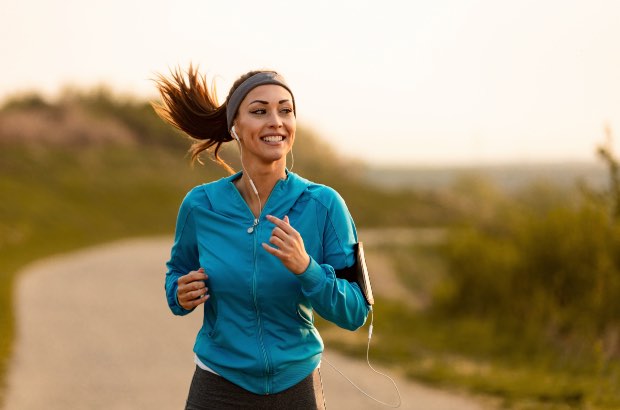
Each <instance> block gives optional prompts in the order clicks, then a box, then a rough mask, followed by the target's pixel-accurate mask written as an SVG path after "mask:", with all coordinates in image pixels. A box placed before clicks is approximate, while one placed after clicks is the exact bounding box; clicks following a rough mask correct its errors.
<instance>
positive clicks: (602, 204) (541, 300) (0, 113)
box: [0, 89, 620, 409]
mask: <svg viewBox="0 0 620 410" xmlns="http://www.w3.org/2000/svg"><path fill="white" fill-rule="evenodd" d="M0 124H1V125H2V127H1V128H0V176H1V178H0V192H2V201H0V279H1V281H0V381H2V377H3V375H4V373H5V370H6V365H7V359H8V357H9V355H10V351H11V343H12V340H13V331H14V323H13V312H12V306H13V303H14V301H13V300H12V292H13V286H14V279H15V274H16V272H17V271H18V269H20V268H22V267H23V266H24V265H26V264H27V263H29V262H31V261H34V260H36V259H38V258H41V257H44V256H47V255H51V254H55V253H59V252H65V251H69V250H72V249H75V248H78V247H84V246H87V245H92V244H95V243H101V242H105V241H110V240H113V239H118V238H124V237H128V236H143V235H156V234H172V230H173V228H174V221H175V218H176V212H177V209H178V205H179V203H180V201H181V199H182V197H183V196H184V194H185V193H186V192H187V190H188V189H190V188H191V187H193V186H195V185H197V184H200V183H203V182H207V181H210V180H214V179H216V178H219V177H221V176H223V175H224V171H222V170H221V169H220V168H218V167H217V166H215V165H214V164H212V163H211V162H209V161H205V162H206V164H205V166H200V165H198V166H196V167H194V168H191V167H190V166H189V162H188V159H187V157H186V155H185V151H186V150H187V148H188V141H187V140H185V139H184V138H182V137H181V136H180V135H179V134H178V133H177V132H175V131H174V130H171V129H170V128H169V127H167V126H165V125H164V124H163V122H162V121H160V120H159V119H158V118H156V117H155V115H154V114H153V112H152V109H151V108H150V106H149V104H148V103H147V102H145V101H136V100H133V99H131V98H119V97H117V96H114V95H112V94H111V93H109V92H107V91H105V90H101V89H100V90H94V91H92V92H88V93H84V92H75V91H72V92H67V93H66V94H65V95H64V96H62V97H61V98H60V99H59V100H58V101H55V102H48V101H45V100H43V99H42V98H41V97H40V96H37V95H28V96H22V97H19V98H14V99H12V100H10V101H8V102H6V104H5V105H4V106H3V108H2V109H1V110H0ZM223 155H224V157H225V158H229V159H230V161H229V162H230V163H231V164H232V166H233V167H235V168H239V166H238V163H237V162H236V158H237V153H236V148H235V147H234V146H231V147H229V148H227V149H225V150H224V153H223ZM600 155H601V158H602V159H603V160H604V161H603V162H604V163H605V164H606V165H607V166H608V169H609V175H610V176H611V178H610V179H611V181H612V182H611V184H610V188H609V189H608V190H606V191H600V190H598V191H597V190H594V189H593V188H589V187H588V186H586V185H585V184H583V185H582V186H581V187H579V189H573V190H567V189H565V188H564V187H563V188H562V189H560V188H557V187H555V186H551V185H544V184H538V185H532V186H529V187H527V188H524V189H521V190H511V191H509V192H506V191H502V190H500V189H498V188H497V187H496V186H495V185H494V184H493V183H491V182H489V181H485V180H481V179H479V178H476V177H472V176H465V177H463V178H461V179H460V180H459V181H457V182H456V183H455V184H453V185H451V186H450V188H449V189H444V188H442V189H441V190H431V189H429V190H426V191H421V190H418V191H411V190H410V191H398V190H395V189H394V188H393V187H390V188H388V189H381V188H377V186H376V185H371V184H368V183H366V182H365V181H364V180H362V179H361V177H360V176H361V175H364V174H365V168H364V166H363V165H362V164H359V163H355V162H352V161H348V160H345V159H343V158H341V157H339V156H338V155H337V154H336V153H335V152H333V151H332V150H331V149H330V148H329V147H328V146H327V145H326V144H324V143H322V142H321V141H320V140H319V139H318V138H317V137H316V136H314V135H313V134H312V133H311V132H310V131H309V130H308V129H305V128H303V127H301V128H300V129H298V134H297V141H296V144H295V167H294V170H295V171H296V172H299V173H300V174H302V175H303V176H305V177H307V178H309V179H312V180H315V181H317V182H322V183H325V184H327V185H330V186H333V187H334V188H336V189H337V190H338V191H339V192H340V193H341V194H342V196H343V197H344V198H345V199H346V201H347V204H348V206H349V208H350V210H351V213H352V214H353V216H354V218H355V220H356V223H357V225H358V226H359V227H362V228H369V227H379V228H384V227H390V226H391V227H399V228H402V227H418V228H420V227H426V228H437V227H440V228H443V229H440V230H436V229H429V230H427V231H426V232H431V233H432V234H433V235H431V236H429V238H431V239H430V240H415V241H413V240H412V241H411V242H410V243H403V242H400V243H398V244H390V245H389V246H388V245H381V244H380V245H377V246H378V247H376V248H374V249H372V248H369V249H368V250H369V251H376V252H379V253H381V254H382V255H385V256H388V257H389V258H390V260H391V262H392V265H393V267H394V269H395V271H396V273H397V275H398V276H399V277H400V278H401V280H402V284H403V286H406V287H407V288H408V290H409V291H410V292H411V293H412V294H414V295H415V297H416V298H417V302H418V303H416V304H414V305H413V306H412V305H407V304H404V303H401V302H399V301H394V300H388V299H385V297H382V296H381V295H379V296H378V297H377V305H376V308H375V313H376V316H377V321H376V322H375V332H374V337H373V349H372V351H371V358H372V359H376V360H377V361H381V362H384V363H386V364H388V365H391V366H394V367H396V368H400V369H401V370H402V371H403V372H405V373H406V374H407V375H409V376H411V377H413V378H416V379H418V380H422V381H424V382H427V383H429V384H433V385H441V386H447V387H448V388H454V389H457V390H468V391H471V392H474V393H478V394H483V395H490V396H492V397H494V398H496V399H497V400H498V401H497V403H498V404H499V405H500V406H504V407H506V408H514V409H566V408H588V409H612V408H620V385H619V376H620V258H619V257H618V255H620V217H619V215H620V182H619V181H620V178H619V177H618V165H617V163H616V160H615V159H614V157H613V155H612V154H611V152H610V150H609V149H608V148H606V147H603V148H601V150H600ZM437 232H439V233H441V234H440V235H434V233H437ZM443 233H446V234H445V235H443ZM427 239H428V238H427ZM371 268H372V266H371ZM319 322H320V326H321V327H322V333H323V334H324V335H325V338H326V340H327V342H328V344H329V346H331V347H337V348H339V349H341V350H343V351H345V352H348V353H350V354H356V355H364V354H365V346H366V335H365V334H363V333H362V332H358V333H352V334H349V333H346V332H345V333H343V331H341V330H339V331H337V332H331V331H330V327H329V325H327V324H325V323H323V322H321V321H320V320H319ZM343 335H346V336H343ZM1 398H2V396H1V394H0V399H1Z"/></svg>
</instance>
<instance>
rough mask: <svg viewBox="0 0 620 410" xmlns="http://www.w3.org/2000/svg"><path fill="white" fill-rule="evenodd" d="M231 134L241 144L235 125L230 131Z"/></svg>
mask: <svg viewBox="0 0 620 410" xmlns="http://www.w3.org/2000/svg"><path fill="white" fill-rule="evenodd" d="M230 132H232V135H233V137H234V138H235V139H236V140H237V142H241V140H240V139H239V136H238V135H237V132H236V131H235V126H234V125H233V126H232V128H231V129H230Z"/></svg>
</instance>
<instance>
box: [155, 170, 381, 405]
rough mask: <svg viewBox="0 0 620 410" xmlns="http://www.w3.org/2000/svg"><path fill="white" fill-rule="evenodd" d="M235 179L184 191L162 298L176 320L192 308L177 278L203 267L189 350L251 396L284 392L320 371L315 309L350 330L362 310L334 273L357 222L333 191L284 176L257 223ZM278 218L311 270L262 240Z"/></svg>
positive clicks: (349, 258)
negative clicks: (297, 270)
mask: <svg viewBox="0 0 620 410" xmlns="http://www.w3.org/2000/svg"><path fill="white" fill-rule="evenodd" d="M239 177H240V173H238V174H236V175H232V176H230V177H227V178H223V179H220V180H218V181H215V182H212V183H208V184H204V185H201V186H198V187H196V188H194V189H192V190H191V191H190V192H189V193H188V194H187V196H186V197H185V199H184V200H183V203H182V204H181V208H180V210H179V215H178V220H177V227H176V234H175V241H174V245H173V247H172V252H171V258H170V261H169V262H168V263H167V267H168V272H167V273H166V286H165V287H166V296H167V299H168V305H169V306H170V309H171V310H172V312H173V313H174V314H176V315H185V314H187V313H189V312H190V311H188V310H185V309H184V308H182V307H181V306H180V305H179V304H178V301H177V299H176V293H177V280H178V278H179V277H180V276H182V275H185V274H187V273H188V272H189V271H191V270H197V269H198V268H200V267H203V268H204V269H205V271H206V273H207V275H208V276H209V278H208V279H207V284H206V285H207V287H208V288H209V294H210V295H211V296H210V298H209V299H208V300H207V301H206V302H205V304H204V305H203V306H204V317H203V324H202V327H201V329H200V331H199V332H198V335H197V337H196V343H195V345H194V352H195V353H196V355H197V356H198V358H199V359H200V361H201V362H202V363H204V364H205V365H207V366H208V367H209V368H211V369H213V370H214V371H215V372H217V373H218V374H219V375H221V376H222V377H224V378H226V379H227V380H229V381H231V382H233V383H235V384H237V385H239V386H241V387H243V388H244V389H246V390H249V391H251V392H253V393H257V394H271V393H277V392H280V391H283V390H285V389H287V388H289V387H291V386H293V385H295V384H297V383H298V382H299V381H301V380H303V379H304V378H305V377H306V376H308V375H309V374H310V373H311V372H312V371H313V370H314V369H315V368H316V367H317V365H318V364H319V361H320V360H321V353H322V351H323V341H322V340H321V337H320V335H319V333H318V331H317V329H316V328H315V327H314V319H313V309H314V311H316V312H317V313H318V314H320V315H321V316H322V317H323V318H325V319H327V320H329V321H331V322H333V323H335V324H337V325H338V326H340V327H343V328H346V329H349V330H355V329H357V328H359V327H360V326H362V325H363V324H364V322H365V321H366V317H367V315H368V312H369V307H368V306H367V304H366V302H365V299H364V297H363V295H362V293H361V291H360V289H359V287H358V286H357V284H355V283H353V284H352V283H349V282H347V281H346V280H343V279H337V278H336V277H335V275H334V269H342V268H345V267H348V266H351V265H353V263H354V254H353V244H354V243H356V242H357V233H356V230H355V225H354V224H353V220H352V218H351V215H350V214H349V211H348V210H347V207H346V205H345V203H344V201H343V200H342V198H341V197H340V195H338V193H337V192H336V191H334V190H333V189H331V188H329V187H326V186H324V185H319V184H315V183H312V182H310V181H308V180H306V179H303V178H301V177H300V176H298V175H296V174H294V173H292V172H288V174H287V178H286V179H284V180H280V181H278V183H277V184H276V185H275V187H274V188H273V191H272V192H271V195H270V196H269V198H268V199H267V201H265V203H264V205H263V211H262V214H261V215H260V217H259V223H258V225H257V226H256V227H255V228H254V229H253V230H250V229H249V228H250V227H251V226H252V225H253V221H254V217H253V215H252V213H251V211H250V208H249V207H248V205H247V203H246V202H245V201H244V200H243V198H242V197H241V194H240V193H239V191H238V190H237V188H236V187H235V186H234V184H233V181H234V180H235V179H236V178H239ZM266 215H274V216H276V217H278V218H281V219H282V218H283V217H284V216H285V215H288V217H289V220H290V223H291V225H292V226H293V227H294V228H295V229H296V230H297V231H299V233H300V234H301V236H302V238H303V240H304V245H305V247H306V252H307V253H308V255H310V264H309V266H308V268H307V269H306V271H305V272H304V273H302V274H300V275H295V274H293V273H292V272H290V271H289V270H287V269H286V268H285V267H284V265H283V264H282V263H281V262H280V260H278V259H277V258H276V257H275V256H273V255H271V254H269V253H268V252H267V251H265V250H264V249H263V248H262V246H261V243H263V242H264V243H269V237H270V235H271V231H272V230H273V228H274V225H273V224H272V223H271V222H269V221H268V220H267V219H266V218H265V216H266Z"/></svg>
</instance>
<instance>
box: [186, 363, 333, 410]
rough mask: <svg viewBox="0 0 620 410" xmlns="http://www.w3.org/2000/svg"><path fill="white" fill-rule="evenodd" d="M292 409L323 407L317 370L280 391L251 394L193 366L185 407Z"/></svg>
mask: <svg viewBox="0 0 620 410" xmlns="http://www.w3.org/2000/svg"><path fill="white" fill-rule="evenodd" d="M207 409H209V410H224V409H235V410H239V409H265V410H267V409H268V410H279V409H282V410H284V409H286V410H290V409H295V410H324V409H325V400H324V397H323V384H322V381H321V373H320V371H319V369H315V370H314V371H313V372H312V373H311V374H310V375H309V376H308V377H306V378H305V379H303V380H302V381H300V382H299V383H297V384H296V385H294V386H292V387H290V388H289V389H286V390H284V391H282V392H280V393H274V394H269V395H260V394H254V393H251V392H249V391H247V390H245V389H243V388H241V387H239V386H237V385H236V384H233V383H231V382H229V381H228V380H226V379H224V378H223V377H221V376H218V375H216V374H214V373H211V372H208V371H206V370H202V369H201V368H200V367H198V366H196V371H195V372H194V377H193V379H192V384H191V386H190V388H189V394H188V396H187V403H186V405H185V410H207Z"/></svg>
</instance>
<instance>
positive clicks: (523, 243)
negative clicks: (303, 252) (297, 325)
mask: <svg viewBox="0 0 620 410" xmlns="http://www.w3.org/2000/svg"><path fill="white" fill-rule="evenodd" d="M599 152H600V154H601V157H602V159H603V160H604V162H605V163H606V164H607V166H608V169H609V176H610V178H609V179H610V181H611V182H610V186H609V188H608V189H606V190H593V189H592V188H589V187H588V186H585V185H581V186H578V185H576V186H575V187H574V188H573V189H572V190H559V189H556V188H555V187H553V186H548V185H544V184H537V185H532V186H529V187H527V188H526V189H523V190H521V191H517V192H513V193H510V194H507V193H503V192H501V191H500V190H498V189H496V188H495V187H494V185H492V184H490V183H489V182H488V181H484V180H479V179H474V178H469V177H467V178H464V179H462V180H461V181H459V182H458V183H457V184H456V185H455V186H454V187H453V188H452V190H451V192H450V195H451V198H452V199H451V203H452V204H453V207H454V209H453V211H456V210H458V212H460V213H462V214H463V215H465V216H466V217H465V218H464V220H463V221H462V222H460V223H457V224H454V225H453V226H452V227H450V228H449V229H448V231H447V235H446V238H445V240H444V241H442V242H440V243H414V242H412V243H410V244H400V245H392V246H390V247H382V248H381V249H382V250H383V251H384V252H388V253H389V254H390V255H391V256H392V261H393V267H394V268H395V269H396V270H397V271H398V273H399V274H400V275H401V276H402V278H403V281H402V282H403V284H404V285H406V286H407V287H408V288H409V289H410V291H411V292H412V293H413V294H416V295H421V296H425V297H426V298H427V299H426V300H425V301H424V302H425V303H423V304H422V307H421V308H418V309H416V308H411V307H408V306H406V305H404V304H402V303H399V302H398V301H392V300H380V301H378V303H377V305H376V308H375V311H376V312H375V313H376V316H377V322H376V323H375V332H374V335H375V338H376V342H374V344H373V350H372V352H371V357H373V358H375V359H376V360H379V361H383V362H385V363H388V364H392V365H394V366H396V367H399V368H401V369H402V371H404V372H406V373H407V374H408V375H410V376H412V377H414V378H415V379H417V380H422V381H425V382H427V383H430V384H433V385H442V386H447V387H449V388H454V389H466V390H469V391H471V392H474V393H479V394H482V395H491V396H493V397H496V398H497V400H498V401H497V403H496V404H497V405H498V406H500V407H504V408H511V409H569V408H571V409H572V408H579V409H581V408H587V409H617V408H620V258H619V255H620V212H619V210H620V178H618V177H619V170H618V165H617V162H616V160H615V158H614V157H613V155H611V152H610V150H609V149H608V148H607V147H603V148H601V149H600V150H599ZM322 326H324V327H326V328H329V326H327V325H326V324H324V323H322ZM326 334H327V336H328V344H329V345H330V346H335V347H338V348H340V349H343V350H345V351H348V352H350V353H351V354H355V355H364V354H365V346H366V345H365V335H364V334H361V335H356V336H355V337H352V338H348V339H344V338H342V337H340V338H339V337H337V336H336V337H333V334H334V333H331V332H329V331H328V332H326Z"/></svg>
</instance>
